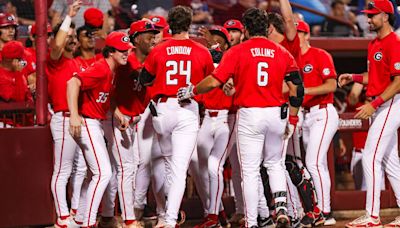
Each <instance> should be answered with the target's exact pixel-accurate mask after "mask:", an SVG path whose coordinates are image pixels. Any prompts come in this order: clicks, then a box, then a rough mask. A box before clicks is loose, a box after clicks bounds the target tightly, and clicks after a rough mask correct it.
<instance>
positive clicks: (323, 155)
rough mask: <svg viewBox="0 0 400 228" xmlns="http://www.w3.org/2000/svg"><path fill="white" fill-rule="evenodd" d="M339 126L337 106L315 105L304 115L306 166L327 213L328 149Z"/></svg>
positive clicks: (329, 205)
mask: <svg viewBox="0 0 400 228" xmlns="http://www.w3.org/2000/svg"><path fill="white" fill-rule="evenodd" d="M338 126H339V116H338V114H337V111H336V109H335V107H333V105H332V104H328V105H327V107H325V108H319V105H316V106H313V107H311V109H310V112H309V113H306V114H305V115H304V122H303V127H302V129H303V142H304V148H305V150H306V159H305V161H306V167H307V169H308V171H309V172H310V174H311V176H312V179H313V181H314V185H315V190H316V192H317V198H318V207H319V208H320V209H321V210H322V211H323V212H325V213H328V212H331V196H330V194H331V178H330V176H329V170H328V156H327V155H328V150H329V147H330V145H331V141H332V138H333V136H334V135H335V133H336V131H337V129H338Z"/></svg>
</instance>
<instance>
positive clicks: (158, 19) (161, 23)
mask: <svg viewBox="0 0 400 228" xmlns="http://www.w3.org/2000/svg"><path fill="white" fill-rule="evenodd" d="M149 19H150V20H151V21H152V22H153V23H154V26H156V28H165V27H166V26H167V25H168V23H167V20H166V19H165V17H162V16H151V17H150V18H149Z"/></svg>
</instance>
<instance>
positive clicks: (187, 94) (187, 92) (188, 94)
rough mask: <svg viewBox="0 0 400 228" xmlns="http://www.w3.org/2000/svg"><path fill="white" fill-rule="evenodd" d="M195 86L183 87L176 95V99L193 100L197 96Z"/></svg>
mask: <svg viewBox="0 0 400 228" xmlns="http://www.w3.org/2000/svg"><path fill="white" fill-rule="evenodd" d="M194 88H195V86H194V85H192V84H190V85H188V86H187V87H181V88H179V89H178V93H177V94H176V97H177V98H178V101H183V100H186V99H189V98H192V97H194V96H195V94H194V92H193V90H194Z"/></svg>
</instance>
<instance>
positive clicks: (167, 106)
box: [153, 98, 199, 226]
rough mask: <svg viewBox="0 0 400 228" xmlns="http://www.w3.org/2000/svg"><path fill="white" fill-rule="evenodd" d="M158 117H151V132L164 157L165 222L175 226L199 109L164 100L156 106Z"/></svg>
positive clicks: (197, 124) (192, 102)
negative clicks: (154, 133)
mask: <svg viewBox="0 0 400 228" xmlns="http://www.w3.org/2000/svg"><path fill="white" fill-rule="evenodd" d="M157 109H158V116H157V117H153V126H154V130H155V131H156V132H157V133H158V134H159V135H160V137H159V143H160V147H161V150H162V153H163V155H164V156H166V174H167V177H166V183H165V186H164V187H165V189H166V192H168V194H167V198H168V199H167V211H166V216H165V221H166V223H167V224H168V225H171V226H175V225H176V219H177V216H178V211H179V207H180V204H181V201H182V197H183V194H184V192H185V185H186V175H187V170H188V166H189V163H190V160H191V157H192V154H193V152H194V151H195V149H196V141H197V133H198V130H199V115H198V112H199V108H198V104H197V102H196V101H195V100H191V102H190V103H184V104H179V103H178V99H176V98H168V99H167V100H166V101H165V102H161V99H160V100H159V102H158V104H157Z"/></svg>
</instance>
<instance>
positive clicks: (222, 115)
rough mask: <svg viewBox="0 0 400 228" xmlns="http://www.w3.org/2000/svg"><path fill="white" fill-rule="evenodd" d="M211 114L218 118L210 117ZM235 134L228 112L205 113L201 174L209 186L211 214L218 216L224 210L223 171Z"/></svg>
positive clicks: (199, 142)
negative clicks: (229, 144)
mask: <svg viewBox="0 0 400 228" xmlns="http://www.w3.org/2000/svg"><path fill="white" fill-rule="evenodd" d="M210 113H212V114H214V115H217V116H210ZM232 133H233V129H232V128H230V127H229V124H228V110H208V109H206V111H205V117H204V120H203V124H202V125H201V128H200V131H199V136H198V140H197V152H198V156H199V160H200V161H199V164H201V165H200V166H199V167H200V170H199V171H200V173H201V174H203V175H202V177H201V178H203V179H204V180H205V182H206V184H207V185H208V186H209V188H208V189H207V192H208V193H209V195H208V199H209V205H208V213H209V214H218V213H219V211H221V210H222V209H223V208H220V207H221V205H222V199H221V197H222V193H223V191H224V177H223V170H224V164H225V160H226V158H227V156H228V150H227V145H228V142H229V139H230V137H231V135H232Z"/></svg>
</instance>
